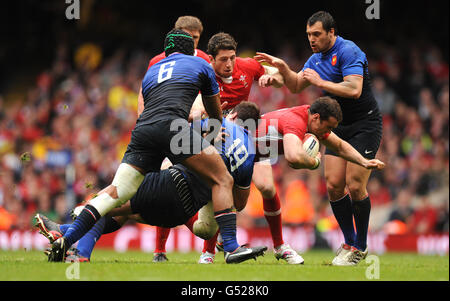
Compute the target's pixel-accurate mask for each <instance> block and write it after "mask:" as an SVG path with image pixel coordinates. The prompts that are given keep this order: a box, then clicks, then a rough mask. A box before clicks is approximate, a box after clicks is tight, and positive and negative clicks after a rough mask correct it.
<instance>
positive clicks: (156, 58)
mask: <svg viewBox="0 0 450 301" xmlns="http://www.w3.org/2000/svg"><path fill="white" fill-rule="evenodd" d="M165 57H166V54H165V53H164V52H161V53H160V54H158V55H155V56H154V57H153V58H151V59H150V62H149V64H148V68H150V67H151V66H153V65H154V64H156V63H158V62H160V61H161V60H162V59H164V58H165Z"/></svg>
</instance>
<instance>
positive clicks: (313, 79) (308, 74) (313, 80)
mask: <svg viewBox="0 0 450 301" xmlns="http://www.w3.org/2000/svg"><path fill="white" fill-rule="evenodd" d="M303 79H305V80H306V81H308V82H309V83H310V84H311V85H314V86H316V87H320V85H321V83H322V81H323V80H322V78H321V77H320V75H319V73H317V72H316V70H313V69H311V68H306V69H305V70H304V71H303Z"/></svg>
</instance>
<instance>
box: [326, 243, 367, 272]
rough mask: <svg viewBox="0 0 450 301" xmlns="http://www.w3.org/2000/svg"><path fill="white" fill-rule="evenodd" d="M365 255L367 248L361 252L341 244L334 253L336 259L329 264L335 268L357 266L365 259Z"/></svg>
mask: <svg viewBox="0 0 450 301" xmlns="http://www.w3.org/2000/svg"><path fill="white" fill-rule="evenodd" d="M367 254H368V251H367V248H366V250H365V251H364V252H363V251H360V250H358V249H357V248H355V247H352V246H350V245H347V244H345V243H343V244H342V245H341V246H340V247H339V249H338V250H337V251H336V257H334V259H333V261H332V262H331V264H332V265H335V266H352V265H357V264H358V263H359V262H360V261H361V260H362V259H364V258H366V256H367Z"/></svg>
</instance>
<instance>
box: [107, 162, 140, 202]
mask: <svg viewBox="0 0 450 301" xmlns="http://www.w3.org/2000/svg"><path fill="white" fill-rule="evenodd" d="M143 180H144V175H143V174H141V173H140V172H139V171H137V170H136V169H134V168H133V167H132V166H131V165H129V164H126V163H121V164H120V165H119V168H118V169H117V172H116V174H115V176H114V180H113V182H112V185H113V186H115V187H116V190H117V198H118V200H119V201H118V203H119V204H118V205H122V204H123V203H124V202H126V201H128V200H129V199H130V198H132V197H133V196H134V195H135V194H136V192H137V190H138V188H139V186H140V185H141V184H142V181H143Z"/></svg>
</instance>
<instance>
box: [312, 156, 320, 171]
mask: <svg viewBox="0 0 450 301" xmlns="http://www.w3.org/2000/svg"><path fill="white" fill-rule="evenodd" d="M319 166H320V158H319V157H315V158H314V165H313V167H312V168H311V170H314V169H317V168H319Z"/></svg>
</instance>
